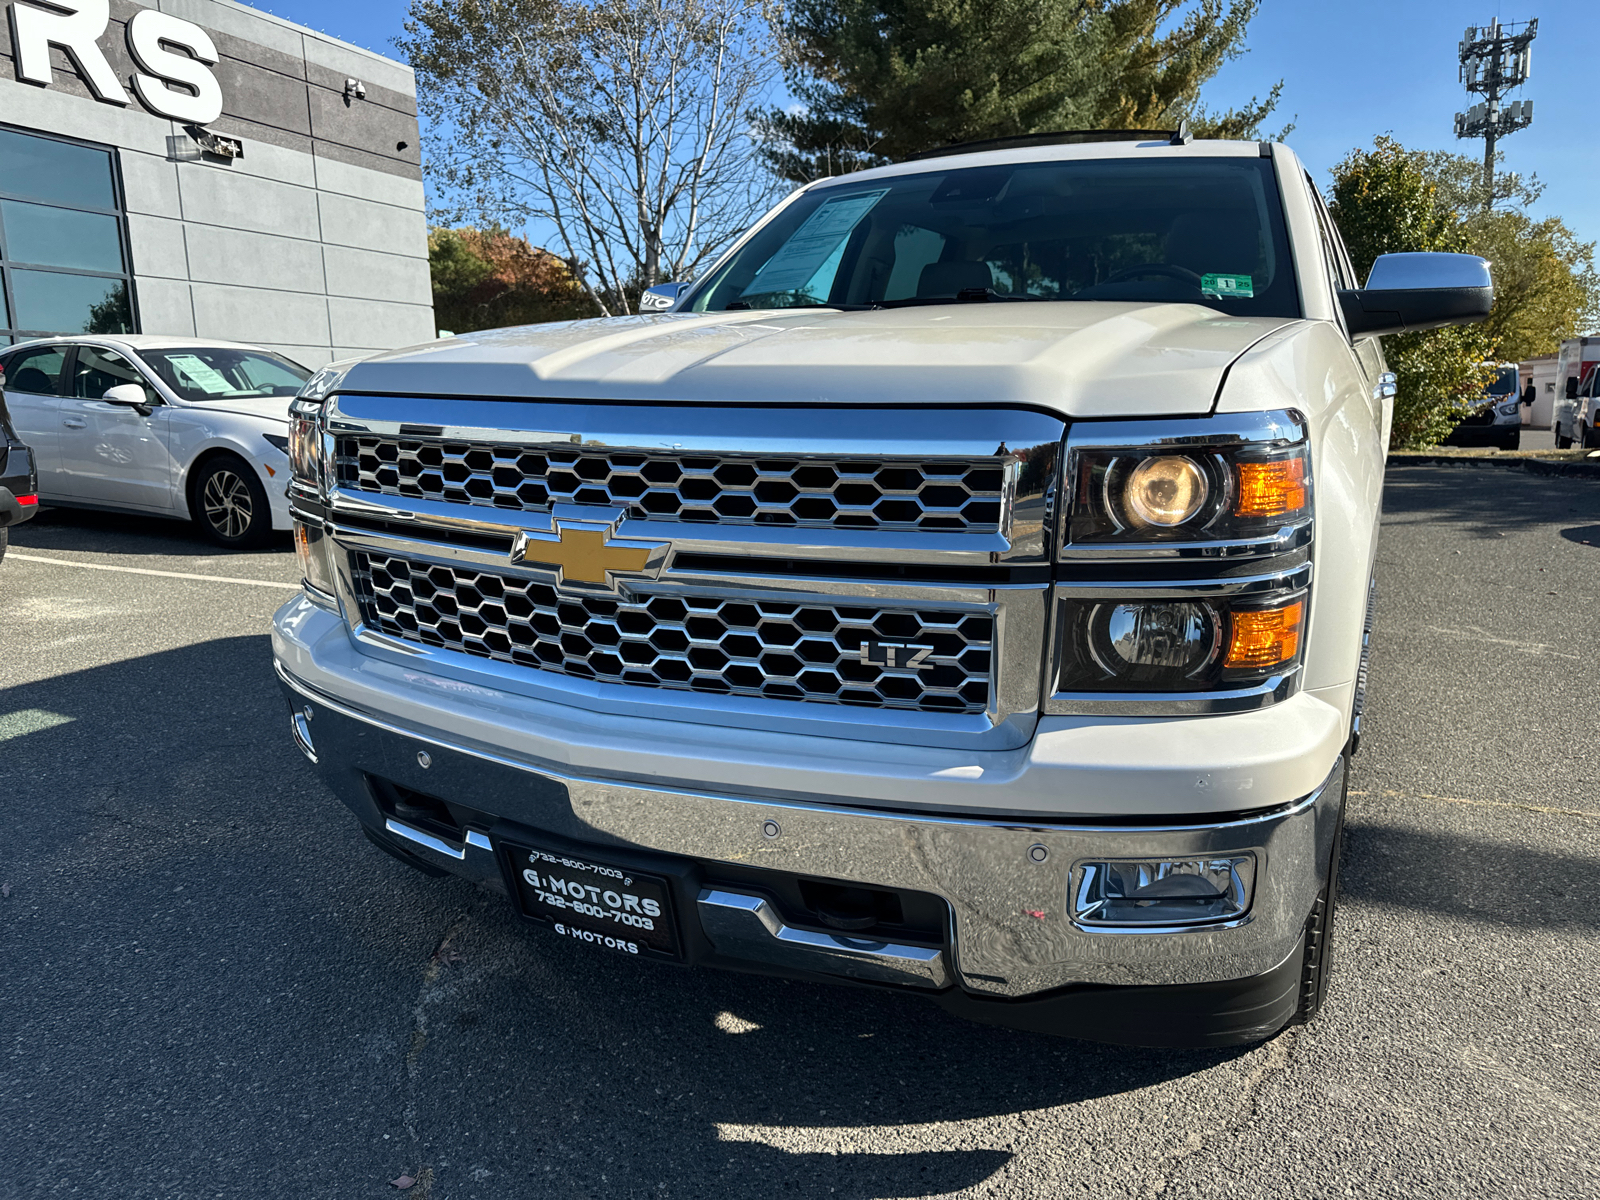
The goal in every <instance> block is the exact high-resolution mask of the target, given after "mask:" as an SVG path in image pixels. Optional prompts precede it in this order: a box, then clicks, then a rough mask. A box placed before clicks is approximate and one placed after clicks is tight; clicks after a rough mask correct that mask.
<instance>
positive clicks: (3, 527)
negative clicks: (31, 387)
mask: <svg viewBox="0 0 1600 1200" xmlns="http://www.w3.org/2000/svg"><path fill="white" fill-rule="evenodd" d="M5 381H6V377H5V369H4V368H3V367H0V558H4V557H5V555H6V543H7V542H8V541H9V540H10V536H11V527H12V526H13V525H20V524H22V522H24V521H26V520H27V519H28V518H29V517H31V516H33V514H34V513H36V512H38V511H39V480H38V475H37V473H36V472H35V470H34V465H33V451H32V450H29V449H28V448H27V447H26V446H24V445H23V444H22V443H21V442H19V441H17V434H16V430H14V429H12V428H11V414H10V413H8V412H6V399H5Z"/></svg>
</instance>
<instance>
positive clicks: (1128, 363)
mask: <svg viewBox="0 0 1600 1200" xmlns="http://www.w3.org/2000/svg"><path fill="white" fill-rule="evenodd" d="M1288 321H1289V318H1283V317H1267V318H1260V317H1258V318H1239V317H1226V316H1223V315H1222V314H1220V313H1218V312H1217V311H1216V310H1214V309H1210V308H1205V307H1203V306H1202V305H1198V304H1133V303H1112V302H1105V301H1095V302H1089V301H1084V302H1076V301H1068V302H1036V303H990V304H938V305H927V306H918V307H912V308H897V309H877V310H868V311H863V312H841V311H838V310H834V309H806V310H803V311H802V310H788V311H783V310H778V311H772V310H764V311H758V312H732V313H706V314H697V313H659V314H655V313H653V314H648V315H640V316H633V317H618V318H612V319H609V320H593V321H573V322H562V323H559V324H551V325H525V326H520V327H517V328H514V329H498V330H493V331H490V332H485V333H475V334H468V335H465V336H462V337H456V338H448V339H444V340H442V341H438V342H430V343H427V344H426V345H422V346H413V347H411V348H409V349H404V350H395V351H390V352H387V353H384V354H379V355H375V356H373V357H372V358H369V359H365V360H363V361H361V362H360V363H358V364H357V365H356V366H355V367H353V368H352V369H351V371H350V373H349V374H348V375H347V376H346V378H345V380H344V382H343V384H342V386H341V389H340V390H342V391H354V392H376V393H380V394H403V395H413V396H415V395H449V396H483V397H495V398H505V399H513V398H514V399H528V398H544V399H561V400H597V401H603V400H627V401H655V402H672V401H678V402H701V403H705V402H721V403H729V404H790V405H792V404H840V403H843V404H874V405H882V404H916V405H931V404H962V405H973V404H993V403H1004V404H1024V405H1030V406H1037V407H1041V408H1046V409H1050V410H1054V411H1056V412H1059V413H1061V414H1062V415H1064V416H1069V417H1089V416H1097V417H1103V416H1157V415H1162V414H1177V413H1204V412H1208V411H1209V410H1210V408H1211V406H1212V403H1213V401H1214V400H1215V398H1216V395H1217V389H1218V387H1219V386H1220V384H1221V382H1222V376H1223V373H1224V371H1226V370H1227V368H1228V365H1229V364H1230V363H1231V362H1233V360H1234V359H1235V358H1237V357H1238V356H1239V354H1240V353H1241V352H1242V351H1244V350H1245V349H1246V348H1247V347H1248V346H1250V345H1251V344H1252V343H1253V342H1255V341H1257V340H1259V339H1260V338H1262V337H1264V336H1265V335H1266V334H1268V333H1270V332H1272V331H1273V330H1274V329H1277V328H1279V327H1280V326H1282V325H1284V324H1287V323H1288Z"/></svg>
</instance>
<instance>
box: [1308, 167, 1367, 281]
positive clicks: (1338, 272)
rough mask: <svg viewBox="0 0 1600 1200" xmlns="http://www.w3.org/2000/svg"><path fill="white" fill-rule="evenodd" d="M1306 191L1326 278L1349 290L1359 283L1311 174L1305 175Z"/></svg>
mask: <svg viewBox="0 0 1600 1200" xmlns="http://www.w3.org/2000/svg"><path fill="white" fill-rule="evenodd" d="M1306 191H1308V192H1310V193H1311V207H1312V208H1313V209H1315V210H1316V214H1317V233H1318V234H1319V235H1320V237H1321V239H1322V258H1323V261H1324V262H1325V263H1326V264H1327V267H1328V278H1329V279H1331V280H1333V286H1334V287H1335V288H1338V289H1339V290H1340V291H1350V290H1352V289H1354V288H1356V287H1359V286H1360V285H1359V284H1357V283H1356V282H1355V280H1354V278H1353V277H1352V276H1353V272H1351V270H1350V268H1349V260H1348V259H1347V258H1346V256H1345V253H1344V246H1343V244H1342V243H1341V242H1340V241H1339V234H1338V232H1337V230H1335V228H1334V224H1333V216H1332V215H1331V214H1330V213H1329V212H1328V206H1327V205H1326V204H1324V203H1323V202H1322V194H1321V193H1320V192H1318V191H1317V185H1316V184H1314V183H1312V182H1311V176H1310V175H1307V176H1306Z"/></svg>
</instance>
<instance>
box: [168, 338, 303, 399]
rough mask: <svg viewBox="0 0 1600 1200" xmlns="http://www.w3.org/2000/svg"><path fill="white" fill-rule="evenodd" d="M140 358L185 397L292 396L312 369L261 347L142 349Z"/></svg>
mask: <svg viewBox="0 0 1600 1200" xmlns="http://www.w3.org/2000/svg"><path fill="white" fill-rule="evenodd" d="M139 357H141V358H143V359H144V361H145V362H147V363H149V364H150V368H151V370H153V371H155V373H156V374H157V375H159V376H161V382H162V383H164V384H166V385H167V386H168V387H169V388H171V389H172V390H173V391H175V392H177V393H178V395H179V396H181V397H182V398H183V399H185V400H194V401H205V400H238V399H242V398H245V397H257V396H293V395H294V394H295V393H296V392H298V391H299V390H300V385H301V384H302V383H304V382H305V381H306V380H307V379H310V378H311V372H310V371H308V370H306V369H305V368H304V367H302V366H301V365H300V364H299V363H297V362H291V361H290V360H289V359H287V358H284V357H282V356H281V355H277V354H268V353H266V352H265V351H262V350H224V349H222V348H220V347H216V348H213V347H209V346H198V347H187V346H186V347H184V348H183V349H182V350H141V351H140V352H139Z"/></svg>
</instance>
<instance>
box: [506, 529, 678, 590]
mask: <svg viewBox="0 0 1600 1200" xmlns="http://www.w3.org/2000/svg"><path fill="white" fill-rule="evenodd" d="M552 524H553V525H554V526H555V536H554V537H552V536H550V535H549V534H540V533H519V534H518V535H517V540H516V544H515V545H513V546H512V548H511V561H512V562H525V563H530V564H532V565H534V566H540V567H553V568H554V569H555V570H556V572H557V574H558V576H559V581H560V582H561V583H563V584H570V583H577V584H589V585H591V586H597V587H603V588H608V589H610V590H611V591H616V590H617V577H618V576H624V575H631V576H635V577H637V578H643V579H653V578H654V577H655V576H656V575H658V574H659V573H660V571H661V567H662V564H663V563H664V562H665V561H666V557H667V549H668V547H669V546H670V545H671V543H670V542H641V541H632V540H625V539H620V538H613V537H612V536H611V534H612V531H613V530H614V529H615V528H616V521H615V520H612V521H604V520H601V521H591V520H581V519H580V520H572V519H565V518H562V517H557V518H555V520H554V521H553V522H552Z"/></svg>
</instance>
